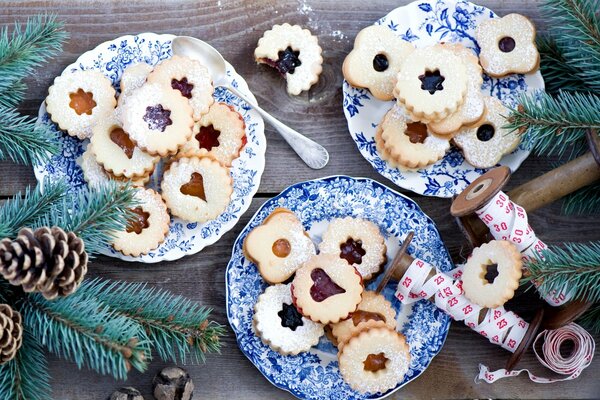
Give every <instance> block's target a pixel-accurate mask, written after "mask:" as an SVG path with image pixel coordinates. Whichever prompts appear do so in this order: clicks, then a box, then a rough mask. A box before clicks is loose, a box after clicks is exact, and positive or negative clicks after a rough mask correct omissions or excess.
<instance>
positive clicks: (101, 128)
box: [90, 113, 160, 178]
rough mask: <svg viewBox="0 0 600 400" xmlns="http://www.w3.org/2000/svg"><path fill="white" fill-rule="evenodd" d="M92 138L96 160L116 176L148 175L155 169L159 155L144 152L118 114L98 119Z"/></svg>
mask: <svg viewBox="0 0 600 400" xmlns="http://www.w3.org/2000/svg"><path fill="white" fill-rule="evenodd" d="M93 133H94V134H93V136H92V138H91V139H90V142H91V144H92V148H93V151H94V156H95V157H96V161H97V162H98V163H99V164H100V165H102V166H103V167H104V169H105V170H106V171H107V172H109V173H111V174H112V175H115V176H124V177H126V178H133V177H140V176H146V175H148V174H149V173H151V172H152V171H154V166H155V165H156V164H157V163H158V162H159V161H160V158H159V157H156V156H151V155H150V154H148V153H144V152H143V151H142V150H141V149H140V148H139V147H137V146H136V145H135V143H133V141H132V140H131V138H130V137H129V135H128V134H127V132H125V131H124V130H123V128H122V127H121V124H120V123H119V121H118V120H117V118H116V116H115V115H114V113H113V115H111V116H110V117H108V118H105V119H103V120H102V121H98V123H97V124H96V125H95V126H94V129H93Z"/></svg>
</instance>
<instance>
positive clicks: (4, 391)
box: [0, 328, 50, 400]
mask: <svg viewBox="0 0 600 400" xmlns="http://www.w3.org/2000/svg"><path fill="white" fill-rule="evenodd" d="M49 398H50V375H49V374H48V362H47V360H46V355H45V354H44V350H43V348H42V347H41V346H40V344H39V343H38V342H37V341H36V339H35V337H33V336H32V334H31V332H30V331H29V329H27V328H25V329H24V330H23V344H22V345H21V348H20V349H19V351H18V352H17V355H16V357H15V358H13V359H12V360H10V361H9V362H7V363H6V364H3V365H0V399H3V400H47V399H49Z"/></svg>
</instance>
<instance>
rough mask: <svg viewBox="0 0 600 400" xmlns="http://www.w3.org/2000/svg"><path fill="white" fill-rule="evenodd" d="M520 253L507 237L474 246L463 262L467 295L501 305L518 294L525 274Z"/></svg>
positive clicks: (484, 303) (490, 305) (489, 304)
mask: <svg viewBox="0 0 600 400" xmlns="http://www.w3.org/2000/svg"><path fill="white" fill-rule="evenodd" d="M522 267H523V261H522V260H521V253H520V252H519V250H517V248H516V247H515V245H514V244H512V243H510V242H508V241H506V240H492V241H491V242H489V243H484V244H483V245H481V246H480V247H477V248H475V249H473V253H472V254H471V257H470V258H469V259H468V260H467V263H466V264H465V266H464V269H463V274H462V281H463V285H462V288H463V290H464V291H465V297H466V298H467V299H469V300H471V301H472V302H473V303H475V304H477V305H480V306H481V307H487V308H496V307H500V306H501V305H503V304H504V303H506V302H507V301H508V300H510V299H512V298H513V296H514V295H515V290H516V289H517V288H518V287H519V279H521V275H522Z"/></svg>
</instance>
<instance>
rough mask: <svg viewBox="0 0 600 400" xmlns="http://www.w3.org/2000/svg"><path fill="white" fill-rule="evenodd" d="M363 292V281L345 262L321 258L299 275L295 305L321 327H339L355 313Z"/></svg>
mask: <svg viewBox="0 0 600 400" xmlns="http://www.w3.org/2000/svg"><path fill="white" fill-rule="evenodd" d="M362 292H363V284H362V278H361V276H360V274H359V273H358V271H357V270H356V269H355V268H354V267H353V266H351V265H349V264H348V263H347V262H346V260H343V259H341V258H339V257H338V256H337V255H333V254H319V255H317V256H313V257H311V258H309V259H308V261H306V262H305V263H304V264H303V265H302V267H301V268H300V269H298V270H297V271H296V276H295V277H294V281H293V282H292V297H293V299H294V305H295V306H296V307H297V308H298V311H300V312H301V313H302V315H304V316H306V317H308V318H310V319H311V320H313V321H315V322H320V323H322V324H328V323H336V322H339V321H340V320H342V319H345V318H347V317H348V315H349V314H350V313H351V312H353V311H356V307H357V306H358V303H360V300H361V294H362Z"/></svg>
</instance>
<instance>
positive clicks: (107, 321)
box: [20, 290, 150, 379]
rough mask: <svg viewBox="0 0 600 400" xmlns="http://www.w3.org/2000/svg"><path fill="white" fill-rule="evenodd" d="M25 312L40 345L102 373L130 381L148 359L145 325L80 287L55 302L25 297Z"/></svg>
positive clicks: (25, 319) (145, 365)
mask: <svg viewBox="0 0 600 400" xmlns="http://www.w3.org/2000/svg"><path fill="white" fill-rule="evenodd" d="M20 311H21V313H22V314H23V321H24V325H25V326H26V327H28V328H29V329H30V330H31V331H32V333H33V335H34V336H35V337H36V338H39V340H40V341H41V344H42V345H44V346H46V347H48V350H50V351H51V352H52V353H55V354H57V355H59V356H60V357H63V358H66V359H69V360H71V361H74V362H75V363H76V364H77V366H78V367H79V368H81V367H82V366H86V367H88V368H91V369H93V370H95V371H97V372H99V373H101V374H110V375H112V376H114V377H115V378H117V379H126V378H127V372H128V371H129V370H130V369H131V367H133V368H135V369H137V370H138V371H142V372H143V371H144V370H145V369H146V367H147V364H148V361H149V359H150V348H149V345H148V342H146V341H144V340H143V339H142V338H143V337H144V332H143V329H142V328H141V327H140V326H139V325H138V324H137V323H136V322H135V321H133V320H132V319H129V318H126V317H124V316H121V315H117V314H115V313H113V312H111V311H110V310H109V308H108V307H106V306H105V305H103V304H101V303H100V302H98V301H97V300H96V299H94V298H93V297H89V296H87V295H86V294H85V291H82V290H78V291H77V292H75V293H74V294H72V295H71V296H68V297H61V298H58V299H56V300H53V301H49V300H45V299H44V298H43V296H41V295H39V294H31V295H28V296H25V297H24V298H23V302H22V306H21V310H20Z"/></svg>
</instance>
